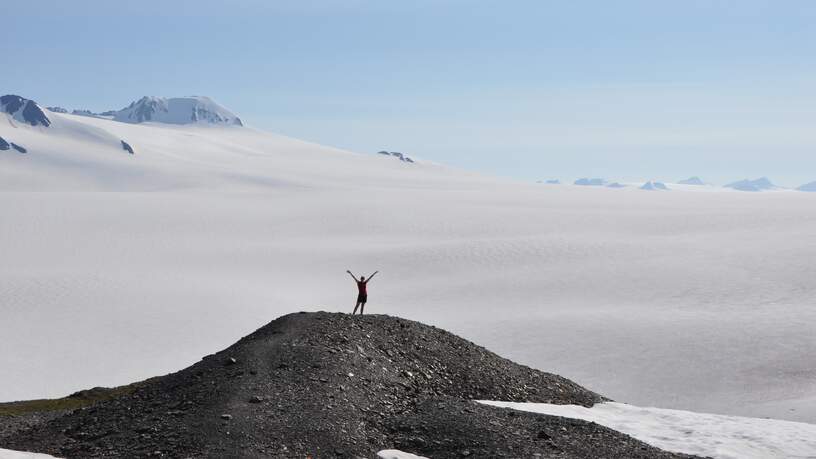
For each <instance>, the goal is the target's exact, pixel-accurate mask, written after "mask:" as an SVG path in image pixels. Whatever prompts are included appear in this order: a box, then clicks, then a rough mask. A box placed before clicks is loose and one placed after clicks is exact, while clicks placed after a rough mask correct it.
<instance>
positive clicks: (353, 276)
mask: <svg viewBox="0 0 816 459" xmlns="http://www.w3.org/2000/svg"><path fill="white" fill-rule="evenodd" d="M346 272H347V273H349V276H351V278H352V279H354V282H357V276H355V275H354V274H352V273H351V270H348V269H347V270H346Z"/></svg>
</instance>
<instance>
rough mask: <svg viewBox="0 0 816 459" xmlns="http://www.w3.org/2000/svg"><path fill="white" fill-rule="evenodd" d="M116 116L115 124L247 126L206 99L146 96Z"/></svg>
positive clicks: (114, 116) (232, 114) (118, 112)
mask: <svg viewBox="0 0 816 459" xmlns="http://www.w3.org/2000/svg"><path fill="white" fill-rule="evenodd" d="M112 115H113V119H114V120H116V121H121V122H124V123H143V122H146V121H153V122H158V123H168V124H197V123H203V124H221V125H232V126H243V125H244V124H243V122H241V119H240V118H238V117H237V116H236V115H235V114H234V113H232V112H231V111H229V110H227V109H226V108H224V107H222V106H221V105H219V104H217V103H216V102H215V101H213V100H212V99H210V98H209V97H204V96H190V97H172V98H164V97H149V96H145V97H142V98H141V99H139V100H137V101H136V102H133V103H132V104H130V105H128V106H127V107H125V108H123V109H122V110H119V111H115V112H113V113H112Z"/></svg>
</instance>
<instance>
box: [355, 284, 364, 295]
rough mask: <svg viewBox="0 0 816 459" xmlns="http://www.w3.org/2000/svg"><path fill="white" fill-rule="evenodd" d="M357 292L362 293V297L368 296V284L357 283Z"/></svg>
mask: <svg viewBox="0 0 816 459" xmlns="http://www.w3.org/2000/svg"><path fill="white" fill-rule="evenodd" d="M357 291H358V292H360V295H365V294H366V283H365V282H361V281H357Z"/></svg>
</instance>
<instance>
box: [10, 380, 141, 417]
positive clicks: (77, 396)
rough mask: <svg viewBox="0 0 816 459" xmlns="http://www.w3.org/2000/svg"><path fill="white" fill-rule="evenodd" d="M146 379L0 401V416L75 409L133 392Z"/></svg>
mask: <svg viewBox="0 0 816 459" xmlns="http://www.w3.org/2000/svg"><path fill="white" fill-rule="evenodd" d="M145 382H146V381H142V382H138V383H133V384H128V385H127V386H119V387H114V388H107V387H94V388H93V389H87V390H82V391H79V392H76V393H73V394H71V395H69V396H67V397H63V398H53V399H41V400H25V401H20V402H7V403H0V416H20V415H24V414H29V413H41V412H46V411H63V410H75V409H77V408H83V407H86V406H91V405H93V404H94V403H98V402H104V401H106V400H111V399H114V398H117V397H122V396H124V395H128V394H131V393H133V391H135V390H136V389H138V388H139V387H140V386H141V385H143V384H144V383H145Z"/></svg>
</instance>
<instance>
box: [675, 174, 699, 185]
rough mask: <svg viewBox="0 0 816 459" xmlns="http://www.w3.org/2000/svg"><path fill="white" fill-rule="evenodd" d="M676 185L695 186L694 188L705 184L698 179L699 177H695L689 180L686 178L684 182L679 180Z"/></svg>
mask: <svg viewBox="0 0 816 459" xmlns="http://www.w3.org/2000/svg"><path fill="white" fill-rule="evenodd" d="M677 183H678V184H680V185H696V186H701V185H705V182H704V181H703V180H702V179H700V177H696V176H695V177H689V178H687V179H685V180H680V181H679V182H677Z"/></svg>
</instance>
